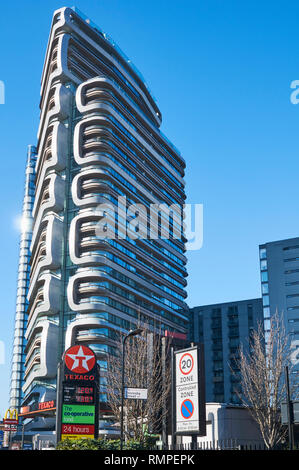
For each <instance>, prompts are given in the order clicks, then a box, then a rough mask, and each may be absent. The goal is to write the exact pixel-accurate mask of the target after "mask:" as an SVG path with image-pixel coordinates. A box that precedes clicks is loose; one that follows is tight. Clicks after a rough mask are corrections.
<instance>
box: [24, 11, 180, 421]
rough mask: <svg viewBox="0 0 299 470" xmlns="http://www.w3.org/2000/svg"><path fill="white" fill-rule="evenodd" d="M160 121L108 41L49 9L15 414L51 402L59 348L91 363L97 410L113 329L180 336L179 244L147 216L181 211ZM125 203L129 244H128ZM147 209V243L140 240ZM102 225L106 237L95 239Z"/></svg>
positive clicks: (86, 23)
mask: <svg viewBox="0 0 299 470" xmlns="http://www.w3.org/2000/svg"><path fill="white" fill-rule="evenodd" d="M161 120H162V117H161V112H160V110H159V108H158V107H157V104H156V101H155V100H154V98H153V96H152V94H151V93H150V91H149V89H148V87H147V85H146V83H145V81H144V79H143V77H142V76H141V74H140V73H139V72H138V70H137V69H136V68H135V67H134V65H133V64H132V62H131V61H130V60H129V59H128V58H127V57H126V56H125V55H124V53H123V52H122V51H121V50H120V49H119V47H118V46H117V45H116V44H115V43H114V42H113V40H112V39H111V38H109V37H108V36H107V34H105V33H104V32H103V31H102V30H101V29H100V28H99V27H97V26H96V25H95V24H94V23H93V22H92V21H91V20H90V19H88V18H86V17H85V16H84V15H83V14H82V13H80V12H78V10H76V9H70V8H62V9H59V10H57V11H56V12H55V13H54V16H53V21H52V26H51V31H50V37H49V42H48V47H47V52H46V58H45V63H44V69H43V73H42V80H41V99H40V125H39V130H38V142H37V154H38V155H37V163H36V167H35V184H36V190H35V197H34V205H33V209H32V215H33V232H32V240H31V247H30V248H31V258H30V284H29V286H28V289H27V295H28V307H27V321H26V333H25V337H26V346H25V355H26V357H25V370H24V376H23V387H22V390H23V394H24V399H23V406H24V408H25V407H28V406H31V405H32V404H33V405H34V403H36V402H38V401H46V400H53V398H55V393H56V392H55V388H56V371H57V362H58V360H59V359H60V358H61V355H62V352H63V351H64V350H65V349H66V348H68V347H69V346H71V345H74V344H87V345H89V346H90V347H92V349H93V350H94V351H95V353H96V354H97V358H98V362H99V364H100V366H101V400H102V401H105V399H106V398H105V384H106V377H105V367H106V363H107V356H108V355H109V354H111V353H112V352H113V348H114V347H115V344H116V343H115V334H116V332H126V331H128V330H129V329H131V328H134V327H135V326H136V324H137V322H139V321H141V323H144V324H149V325H151V326H152V327H153V328H154V327H155V325H158V326H159V328H161V329H162V331H169V332H177V333H179V334H184V333H185V332H186V331H187V324H188V318H187V313H186V308H187V307H186V304H185V298H186V292H185V287H186V275H187V274H186V267H185V265H186V257H185V240H184V238H183V237H176V236H173V235H174V232H175V231H176V229H178V227H179V223H178V219H177V214H175V211H172V212H171V214H169V225H170V232H171V234H172V235H171V236H170V237H168V238H167V237H162V236H160V235H161V233H160V232H161V227H164V222H165V213H162V212H163V211H160V208H159V205H160V204H164V205H165V206H166V207H170V206H171V205H173V204H175V205H176V206H177V207H178V208H180V209H181V208H182V206H183V204H184V201H185V190H184V186H185V183H184V168H185V162H184V160H183V158H182V156H181V155H180V153H179V152H178V150H177V149H176V148H175V147H174V146H173V144H172V143H171V142H170V141H169V140H168V139H167V138H166V137H165V136H164V134H163V133H162V132H161V131H160V129H159V127H160V125H161ZM120 202H121V204H120ZM137 206H138V211H140V212H141V215H140V214H139V215H140V218H139V227H137V229H138V228H139V229H140V231H141V232H143V236H140V237H139V236H138V235H137V236H131V235H132V219H134V215H136V214H134V213H133V212H134V210H136V207H137ZM132 207H133V209H132ZM153 207H154V209H153V214H154V218H155V220H156V221H157V224H156V228H157V231H156V232H159V234H157V233H156V232H155V230H154V231H153V233H151V235H152V236H144V231H145V232H146V233H147V229H148V212H147V211H150V210H151V209H152V208H153ZM144 210H145V212H143V211H144ZM107 213H108V215H107ZM113 217H114V218H113ZM103 219H105V224H104V229H105V230H108V231H110V229H111V227H112V228H114V229H115V233H116V235H117V236H116V237H112V236H111V237H109V236H108V237H107V238H106V239H103V238H101V237H99V236H98V232H97V230H98V229H99V225H101V223H102V221H103ZM137 229H136V232H134V234H135V235H136V233H137V232H138V230H137ZM178 230H179V229H178ZM130 231H131V232H130ZM109 233H110V232H109ZM46 421H47V422H45V421H43V420H42V419H40V420H38V419H37V418H36V420H35V421H34V422H33V424H32V429H34V430H38V429H42V428H43V427H44V428H49V420H46Z"/></svg>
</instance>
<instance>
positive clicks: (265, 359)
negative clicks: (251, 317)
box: [238, 313, 296, 449]
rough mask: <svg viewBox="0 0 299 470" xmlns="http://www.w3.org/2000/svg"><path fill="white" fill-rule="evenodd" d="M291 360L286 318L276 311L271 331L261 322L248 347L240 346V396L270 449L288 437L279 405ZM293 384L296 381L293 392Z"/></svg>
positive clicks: (271, 323)
mask: <svg viewBox="0 0 299 470" xmlns="http://www.w3.org/2000/svg"><path fill="white" fill-rule="evenodd" d="M286 365H288V366H289V368H290V370H291V369H292V367H293V366H292V363H291V362H290V344H289V337H288V335H287V334H286V330H285V326H284V322H283V318H282V317H281V316H279V315H278V313H276V314H275V315H273V317H272V318H271V319H270V327H269V331H267V332H266V333H265V332H264V328H263V325H262V324H260V325H259V326H258V328H257V330H254V331H253V333H252V337H251V338H250V344H249V350H248V351H246V352H245V351H244V348H243V345H242V346H241V348H240V355H239V369H240V379H241V380H240V381H241V392H240V393H238V395H239V398H240V399H241V401H242V403H243V404H244V406H245V407H247V408H248V410H249V411H250V413H251V415H252V417H253V418H254V420H255V421H256V422H257V424H258V426H259V429H260V432H261V435H262V437H263V440H264V443H265V445H266V447H267V448H268V449H271V448H273V447H275V445H277V444H279V443H280V442H281V441H282V440H283V439H284V437H285V434H286V429H285V427H284V426H282V424H281V416H280V406H281V403H282V401H284V400H285V396H286V389H285V380H284V371H285V366H286ZM294 386H296V384H293V391H294Z"/></svg>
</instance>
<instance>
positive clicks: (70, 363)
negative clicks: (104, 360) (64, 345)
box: [64, 346, 96, 380]
mask: <svg viewBox="0 0 299 470" xmlns="http://www.w3.org/2000/svg"><path fill="white" fill-rule="evenodd" d="M64 360H65V364H66V366H67V368H68V369H69V370H70V371H72V372H74V373H76V374H86V373H88V372H90V371H91V370H92V369H93V368H94V366H95V363H96V357H95V354H94V352H93V351H92V350H91V349H89V348H88V347H87V346H72V347H71V348H69V349H68V350H67V351H66V353H65V358H64ZM83 380H84V379H83Z"/></svg>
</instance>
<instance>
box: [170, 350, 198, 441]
mask: <svg viewBox="0 0 299 470" xmlns="http://www.w3.org/2000/svg"><path fill="white" fill-rule="evenodd" d="M197 356H198V349H197V348H194V349H189V350H187V351H182V352H177V353H175V370H176V374H175V375H176V394H175V395H176V432H182V433H183V432H186V433H188V432H199V402H198V357H197Z"/></svg>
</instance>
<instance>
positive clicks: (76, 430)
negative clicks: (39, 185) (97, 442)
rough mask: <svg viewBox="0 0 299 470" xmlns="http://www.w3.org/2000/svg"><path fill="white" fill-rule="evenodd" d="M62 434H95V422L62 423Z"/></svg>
mask: <svg viewBox="0 0 299 470" xmlns="http://www.w3.org/2000/svg"><path fill="white" fill-rule="evenodd" d="M61 434H82V435H90V434H94V425H93V424H62V426H61Z"/></svg>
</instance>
